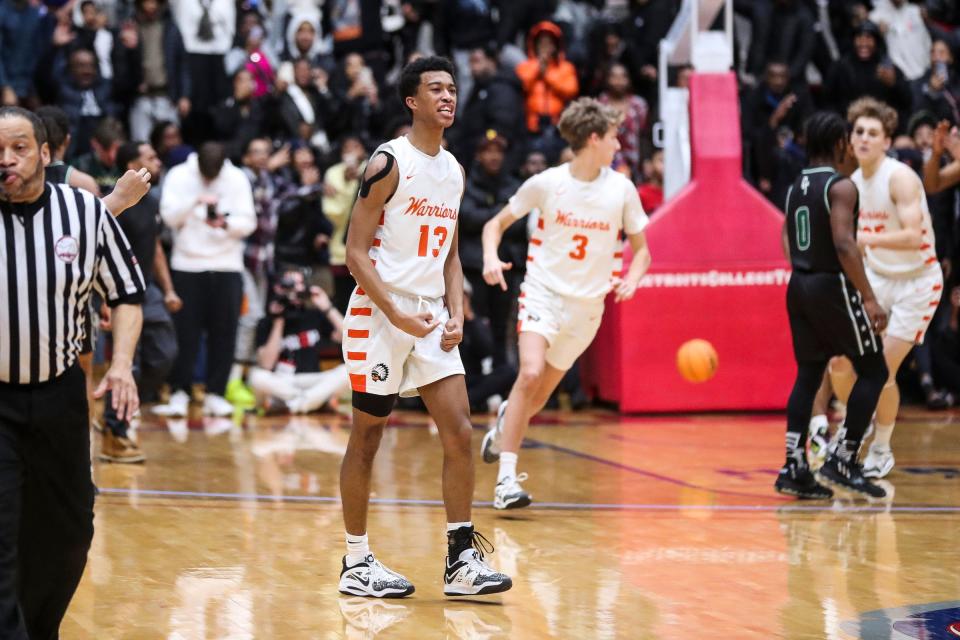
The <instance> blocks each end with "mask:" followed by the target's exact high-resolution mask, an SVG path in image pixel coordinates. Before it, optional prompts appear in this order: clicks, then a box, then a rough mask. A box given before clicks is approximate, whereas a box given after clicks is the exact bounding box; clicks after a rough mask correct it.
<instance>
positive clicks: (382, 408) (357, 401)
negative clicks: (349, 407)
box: [353, 391, 397, 418]
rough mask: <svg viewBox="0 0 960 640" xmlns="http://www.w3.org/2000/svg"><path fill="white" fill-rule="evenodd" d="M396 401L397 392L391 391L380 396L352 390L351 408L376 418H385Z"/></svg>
mask: <svg viewBox="0 0 960 640" xmlns="http://www.w3.org/2000/svg"><path fill="white" fill-rule="evenodd" d="M396 401H397V394H396V393H391V394H390V395H388V396H380V395H377V394H375V393H365V392H362V391H354V392H353V408H354V409H356V410H357V411H363V412H364V413H369V414H370V415H372V416H376V417H377V418H386V417H387V416H389V415H390V412H391V411H393V405H394V403H396Z"/></svg>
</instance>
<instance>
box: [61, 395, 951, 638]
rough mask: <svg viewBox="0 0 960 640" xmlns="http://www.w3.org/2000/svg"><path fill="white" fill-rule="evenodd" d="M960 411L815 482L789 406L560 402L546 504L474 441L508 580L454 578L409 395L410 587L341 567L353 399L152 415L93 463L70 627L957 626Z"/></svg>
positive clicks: (396, 485) (393, 555) (763, 634)
mask: <svg viewBox="0 0 960 640" xmlns="http://www.w3.org/2000/svg"><path fill="white" fill-rule="evenodd" d="M475 422H476V424H477V427H478V430H477V432H476V437H475V440H476V444H477V445H479V440H480V437H481V436H482V433H483V431H482V429H483V428H485V427H486V417H485V416H480V417H478V418H475ZM958 425H960V413H955V414H942V413H941V414H927V413H919V412H914V413H911V414H908V415H907V416H905V417H904V418H903V419H902V420H901V421H900V423H899V426H898V428H897V431H896V434H895V436H894V442H893V446H894V449H895V451H896V452H897V464H898V467H897V468H896V469H895V470H894V472H893V473H892V474H891V475H890V476H889V478H888V481H889V485H888V487H889V488H890V489H892V491H891V494H892V496H893V497H892V499H889V500H885V501H882V502H867V501H865V500H863V499H858V498H853V497H851V496H838V497H837V498H836V499H835V500H833V501H831V502H829V503H826V502H824V503H808V502H797V501H793V500H789V499H785V498H783V497H782V496H779V495H777V494H776V493H774V492H773V490H772V485H773V480H774V477H775V475H776V473H777V470H778V468H779V466H780V464H781V462H782V461H781V457H782V451H781V450H782V447H783V426H782V418H781V417H778V416H758V415H750V416H707V417H700V416H671V417H658V418H630V417H620V416H618V415H616V414H613V413H609V412H601V411H592V412H585V413H575V414H564V413H552V414H546V415H545V416H543V417H542V418H540V419H539V420H538V421H537V423H536V424H535V425H534V426H533V427H532V429H531V431H530V434H529V435H530V439H529V441H528V442H527V444H526V447H527V451H526V452H525V454H524V456H523V460H522V463H521V471H526V472H527V473H529V475H530V480H529V481H528V482H527V483H526V485H525V487H527V488H528V489H529V490H530V491H531V493H532V494H533V496H534V499H535V503H534V505H533V506H532V507H531V508H529V509H526V510H518V511H512V512H495V511H494V510H493V509H492V508H491V506H490V500H491V498H492V486H493V482H494V479H495V476H496V467H495V466H494V465H484V464H483V463H482V462H480V461H479V459H478V462H477V491H476V494H475V500H476V502H475V505H476V511H475V514H474V521H475V522H476V524H477V527H478V529H479V530H480V531H481V532H483V533H484V534H485V535H487V537H488V538H490V539H491V541H492V542H493V543H494V545H495V546H496V553H494V554H493V556H492V558H493V560H492V564H494V566H497V567H498V568H501V569H502V570H504V571H506V572H507V573H508V574H510V575H513V576H514V578H515V580H514V581H515V587H514V589H513V590H512V591H509V592H507V593H505V594H502V595H498V596H493V597H476V598H462V599H452V598H445V597H444V596H443V595H442V569H443V556H442V554H443V553H444V550H445V546H444V544H445V537H444V531H445V526H444V521H445V518H444V514H443V509H442V503H441V500H440V499H441V488H440V483H439V478H440V467H441V463H442V460H441V455H440V446H439V443H438V441H437V437H436V432H435V430H434V429H431V428H430V425H429V424H428V422H427V419H426V418H425V417H424V416H422V415H419V414H401V415H399V416H398V417H397V419H396V420H395V421H394V423H392V426H391V428H389V429H388V430H387V432H386V433H385V435H384V438H383V443H382V450H381V455H380V456H379V457H378V458H377V461H376V466H375V470H374V484H373V492H374V495H373V500H372V506H371V515H370V531H369V534H370V540H371V546H372V548H373V550H374V551H375V552H376V553H377V554H378V555H379V556H380V557H382V558H383V559H384V560H385V561H386V562H388V563H389V564H390V566H391V567H393V568H395V569H396V570H397V571H400V572H402V573H404V574H405V575H407V576H408V577H409V578H410V579H411V580H412V581H413V582H414V583H415V584H416V586H417V592H416V593H415V594H414V596H412V597H411V598H408V599H406V600H401V601H398V600H391V601H378V600H367V599H362V598H355V597H346V596H341V595H339V594H338V593H337V590H336V582H337V578H338V575H339V570H340V557H341V556H342V554H343V549H342V547H343V541H342V538H343V533H342V522H341V519H340V512H339V499H338V486H337V479H338V472H339V461H340V457H341V456H342V455H343V451H344V448H345V447H346V443H347V440H348V437H349V421H348V420H346V419H345V418H342V417H339V416H335V415H316V416H309V417H298V418H270V419H262V418H259V419H258V418H253V417H246V418H243V419H240V420H239V421H230V420H223V419H220V420H203V419H196V420H179V421H177V420H167V421H164V420H162V419H153V420H150V419H146V420H145V421H144V424H143V426H142V427H141V429H140V433H139V438H140V442H141V443H142V446H143V448H144V450H145V452H146V453H147V455H148V458H149V460H148V462H147V464H146V465H144V466H136V465H132V466H121V465H97V466H96V468H95V475H96V479H97V483H98V485H99V487H100V489H101V494H100V496H99V499H98V503H97V518H96V531H97V534H96V537H95V539H94V545H93V549H92V550H91V553H90V561H89V564H88V566H87V572H86V574H85V576H84V580H83V583H82V584H81V587H80V590H79V591H78V594H77V597H76V598H75V599H74V602H73V604H72V606H71V609H70V612H69V613H68V616H67V619H66V621H65V623H64V626H63V637H65V638H98V639H99V638H136V639H141V638H170V639H173V638H176V639H192V638H232V639H240V638H297V639H300V638H375V637H382V638H507V637H509V638H551V637H552V638H650V639H661V638H683V637H703V636H704V635H706V636H708V637H717V638H791V639H794V638H795V639H800V638H811V639H813V638H830V639H841V638H857V637H860V638H869V639H871V640H872V639H875V638H890V639H894V638H915V639H920V638H930V639H935V638H950V637H960V636H958V635H957V633H958V632H960V602H957V601H956V597H957V593H958V587H960V580H958V578H957V571H956V567H958V566H960V550H958V546H957V544H956V540H957V539H960V440H958V438H957V434H958ZM951 634H953V635H951Z"/></svg>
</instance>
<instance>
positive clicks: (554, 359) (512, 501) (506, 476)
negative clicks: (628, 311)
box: [481, 98, 650, 509]
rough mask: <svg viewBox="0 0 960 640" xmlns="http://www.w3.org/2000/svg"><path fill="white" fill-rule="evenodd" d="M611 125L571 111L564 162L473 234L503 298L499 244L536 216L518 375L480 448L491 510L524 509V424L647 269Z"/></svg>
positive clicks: (642, 220)
mask: <svg viewBox="0 0 960 640" xmlns="http://www.w3.org/2000/svg"><path fill="white" fill-rule="evenodd" d="M621 118H622V116H621V114H620V112H619V111H618V110H617V109H614V108H612V107H609V106H606V105H603V104H600V103H599V102H597V101H596V100H594V99H592V98H581V99H579V100H576V101H575V102H572V103H571V104H570V105H569V106H568V107H567V108H566V110H565V111H564V112H563V115H562V116H561V117H560V123H559V128H560V134H561V135H562V136H563V138H564V139H565V140H566V141H567V142H568V143H569V144H570V147H571V149H572V150H573V153H574V157H573V160H571V161H570V162H568V163H565V164H562V165H560V166H559V167H554V168H552V169H547V170H546V171H544V172H543V173H540V174H537V175H536V176H533V177H532V178H530V179H529V180H527V181H526V182H524V183H523V185H522V186H521V187H520V190H519V191H517V193H516V194H515V195H514V196H513V197H512V198H511V199H510V202H509V203H508V204H507V206H505V207H504V208H503V210H502V211H501V212H500V213H498V214H497V215H496V216H495V217H494V218H493V219H491V220H490V221H489V222H487V224H486V225H485V226H484V228H483V253H484V257H483V277H484V280H486V282H487V283H488V284H491V285H496V284H499V285H500V286H501V287H502V288H503V289H506V287H507V285H506V282H505V281H504V278H503V272H504V271H505V270H507V269H510V268H511V267H512V266H513V265H512V264H511V263H505V262H501V260H500V258H499V256H498V255H497V247H498V246H499V244H500V238H501V237H502V235H503V232H504V230H505V229H507V227H509V226H510V225H511V224H513V223H514V222H515V221H516V220H518V219H520V218H522V217H523V216H525V215H526V214H527V212H529V211H531V210H533V209H536V210H538V211H539V212H540V218H539V219H538V220H537V229H536V232H535V233H534V234H533V236H532V237H531V239H530V250H529V254H528V256H527V273H526V277H525V279H524V282H523V285H522V287H521V293H520V311H519V315H518V322H517V334H518V336H519V343H520V344H519V351H520V373H519V375H518V376H517V380H516V382H515V383H514V385H513V389H512V390H511V391H510V397H509V398H508V401H507V402H505V403H504V404H503V405H501V407H500V411H499V413H498V415H497V422H496V426H494V427H493V428H492V429H491V430H490V431H489V432H488V433H487V434H486V435H485V436H484V438H483V444H482V445H481V452H482V454H483V460H484V462H493V461H494V460H497V459H498V458H499V460H500V471H499V473H498V474H497V486H496V488H495V490H494V502H493V506H494V507H495V508H497V509H517V508H520V507H525V506H527V505H529V504H530V501H531V499H530V495H529V494H528V493H527V492H525V491H524V490H523V488H522V487H521V485H520V483H521V482H522V481H523V480H525V479H526V475H525V474H521V475H519V476H518V475H517V454H518V452H519V450H520V443H521V442H522V441H523V436H524V434H525V433H526V431H527V426H528V425H529V424H530V418H531V417H533V416H534V415H535V414H536V413H537V412H538V411H540V410H541V409H542V408H543V406H544V404H546V402H547V399H548V398H549V397H550V394H552V393H553V390H554V389H555V388H556V386H557V384H559V382H560V380H561V378H563V375H564V373H565V372H566V371H567V369H569V368H570V367H571V366H573V363H574V362H575V361H576V359H577V358H578V357H580V354H581V353H583V352H584V350H586V348H587V347H588V346H589V345H590V343H591V342H592V341H593V337H594V336H595V335H596V333H597V329H598V328H599V327H600V319H601V317H602V315H603V304H604V298H606V295H607V293H609V292H610V291H611V290H612V291H614V293H615V295H616V301H617V302H620V301H622V300H628V299H629V298H631V297H633V294H634V292H635V291H636V289H637V284H638V283H639V282H640V278H641V277H643V274H644V273H645V272H646V270H647V268H648V267H649V266H650V252H649V250H648V249H647V241H646V239H645V237H644V235H643V228H644V227H645V226H646V224H647V216H646V214H645V213H644V211H643V206H642V205H641V204H640V197H639V196H638V195H637V190H636V188H635V187H634V186H633V184H632V183H631V182H630V180H629V179H628V178H626V177H624V176H623V175H622V174H620V173H617V172H616V171H613V170H612V169H611V168H610V164H611V162H612V161H613V156H614V154H615V153H616V152H617V151H618V150H619V149H620V143H619V142H617V128H618V126H619V124H620V121H621ZM621 232H623V233H625V234H626V236H627V239H628V240H629V242H630V247H631V249H632V250H633V262H632V263H631V264H630V269H629V270H628V271H627V273H626V275H625V276H624V277H623V278H622V279H621V277H620V276H621V272H620V271H619V266H618V265H619V264H620V258H621V256H622V249H623V240H622V238H621V235H620V234H621Z"/></svg>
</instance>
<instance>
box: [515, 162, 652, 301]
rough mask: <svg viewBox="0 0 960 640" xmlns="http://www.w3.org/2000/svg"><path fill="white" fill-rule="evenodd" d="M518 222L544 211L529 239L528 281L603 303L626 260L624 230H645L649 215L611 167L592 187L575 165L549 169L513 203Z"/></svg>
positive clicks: (530, 182)
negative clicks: (535, 211) (577, 175)
mask: <svg viewBox="0 0 960 640" xmlns="http://www.w3.org/2000/svg"><path fill="white" fill-rule="evenodd" d="M510 209H511V211H512V212H513V215H514V217H516V218H520V217H522V216H524V215H526V214H527V213H528V212H529V211H531V210H532V209H538V210H539V211H540V218H539V220H538V222H537V231H536V233H534V234H533V237H531V238H530V252H529V254H528V256H527V275H526V279H527V281H532V282H535V283H537V284H539V285H541V286H544V287H546V288H547V289H549V290H551V291H553V292H555V293H558V294H560V295H563V296H568V297H571V298H598V297H601V298H602V297H603V296H604V295H606V294H607V292H608V291H610V286H611V283H610V281H611V278H612V276H614V275H620V273H619V272H620V269H619V268H617V269H616V273H614V271H615V269H614V267H615V266H616V265H617V264H618V263H619V261H620V258H621V256H622V253H621V249H622V241H621V239H620V231H621V230H623V231H624V232H625V233H627V234H628V235H633V234H636V233H640V232H641V231H643V228H644V227H645V226H646V225H647V215H646V214H645V213H644V212H643V206H642V205H641V204H640V197H639V196H638V195H637V190H636V188H635V187H634V186H633V184H632V183H631V182H630V180H629V179H627V178H626V177H624V176H623V175H621V174H619V173H617V172H616V171H613V170H611V169H609V168H604V169H602V170H601V172H600V175H599V176H598V177H597V178H596V179H594V180H593V181H591V182H583V181H581V180H577V179H576V178H574V177H573V175H571V173H570V165H569V164H563V165H561V166H559V167H554V168H552V169H547V170H546V171H544V172H543V173H539V174H537V175H535V176H533V177H532V178H530V179H529V180H527V181H526V182H524V183H523V186H521V187H520V190H519V191H517V193H516V195H515V196H513V198H511V199H510Z"/></svg>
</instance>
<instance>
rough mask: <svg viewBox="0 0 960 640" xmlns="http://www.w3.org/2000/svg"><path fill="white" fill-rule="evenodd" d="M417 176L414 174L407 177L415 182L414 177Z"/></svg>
mask: <svg viewBox="0 0 960 640" xmlns="http://www.w3.org/2000/svg"><path fill="white" fill-rule="evenodd" d="M416 175H417V174H413V175H412V176H407V180H413V178H414V176H416Z"/></svg>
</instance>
